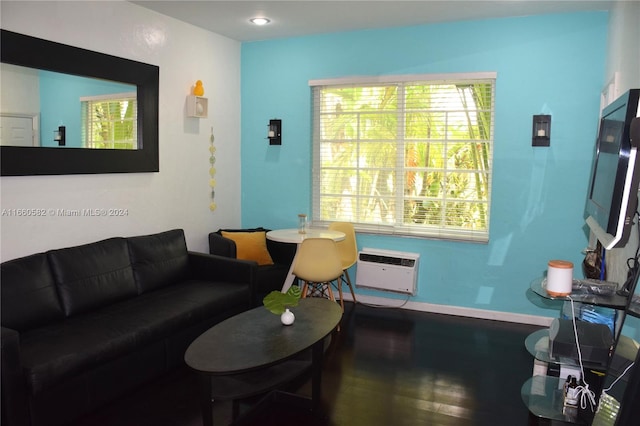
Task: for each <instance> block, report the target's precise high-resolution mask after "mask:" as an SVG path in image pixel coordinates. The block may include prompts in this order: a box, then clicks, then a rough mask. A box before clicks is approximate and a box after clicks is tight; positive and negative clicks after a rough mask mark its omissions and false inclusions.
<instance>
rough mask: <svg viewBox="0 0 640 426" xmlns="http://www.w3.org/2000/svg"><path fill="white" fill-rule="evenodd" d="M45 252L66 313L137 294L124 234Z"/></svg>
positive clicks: (103, 304) (72, 313)
mask: <svg viewBox="0 0 640 426" xmlns="http://www.w3.org/2000/svg"><path fill="white" fill-rule="evenodd" d="M47 256H48V259H49V263H50V264H51V269H52V271H53V276H54V279H55V282H56V284H57V286H58V294H59V296H60V299H61V300H62V306H63V309H64V312H65V315H67V316H71V315H76V314H79V313H82V312H86V311H89V310H93V309H96V308H98V307H101V306H105V305H108V304H111V303H114V302H117V301H119V300H122V299H126V298H129V297H132V296H135V295H136V294H137V290H136V285H135V281H134V279H133V270H132V268H131V262H130V260H129V251H128V249H127V242H126V240H125V239H124V238H110V239H108V240H103V241H98V242H95V243H91V244H85V245H82V246H76V247H70V248H65V249H59V250H51V251H49V252H47Z"/></svg>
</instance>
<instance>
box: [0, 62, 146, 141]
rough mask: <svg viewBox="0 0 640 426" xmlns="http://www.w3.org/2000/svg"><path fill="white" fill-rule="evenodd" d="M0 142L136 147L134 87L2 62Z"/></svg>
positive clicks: (0, 76) (137, 139)
mask: <svg viewBox="0 0 640 426" xmlns="http://www.w3.org/2000/svg"><path fill="white" fill-rule="evenodd" d="M0 94H1V98H0V105H1V110H0V120H1V122H0V145H3V146H21V147H25V146H30V147H48V148H54V147H56V148H91V149H119V150H135V149H138V148H139V147H140V144H139V138H138V134H137V129H138V126H137V120H138V102H137V94H136V86H135V85H131V84H125V83H120V82H115V81H109V80H103V79H97V78H90V77H81V76H76V75H70V74H63V73H58V72H51V71H46V70H39V69H33V68H28V67H23V66H17V65H12V64H6V63H2V64H0Z"/></svg>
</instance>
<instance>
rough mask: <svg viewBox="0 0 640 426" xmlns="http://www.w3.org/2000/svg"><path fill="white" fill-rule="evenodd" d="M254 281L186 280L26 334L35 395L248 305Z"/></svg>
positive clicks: (27, 362)
mask: <svg viewBox="0 0 640 426" xmlns="http://www.w3.org/2000/svg"><path fill="white" fill-rule="evenodd" d="M249 291H250V289H249V286H246V285H238V284H237V283H226V282H215V283H211V282H207V281H195V280H194V281H187V282H184V283H178V284H176V285H172V286H169V287H165V288H162V289H159V290H156V291H153V292H149V293H146V294H143V295H141V296H138V297H134V298H132V299H128V300H124V301H122V302H120V303H117V304H113V305H109V306H106V307H104V308H102V309H99V310H96V311H94V312H90V313H87V314H85V315H78V316H75V317H73V318H69V319H67V320H65V321H62V322H58V323H55V324H52V325H49V326H46V327H41V328H39V329H36V330H31V331H29V332H27V333H25V334H24V335H22V336H21V350H22V363H23V366H24V369H25V372H26V377H27V380H28V382H29V386H30V389H31V393H32V394H37V393H39V392H41V391H42V390H43V389H46V388H48V387H50V386H52V385H54V384H56V383H59V382H61V381H64V380H67V379H70V378H71V377H73V376H75V375H77V374H81V373H83V372H85V371H87V370H89V369H92V368H95V367H96V366H98V365H101V364H103V363H105V362H107V361H109V360H112V359H115V358H117V357H120V356H123V355H125V354H126V353H128V352H131V351H133V350H137V349H140V348H143V347H147V346H148V345H150V344H152V343H153V342H156V341H160V340H163V339H166V338H168V337H169V336H171V335H172V334H174V333H176V332H178V331H180V330H182V329H184V328H187V327H189V326H192V325H194V324H198V323H199V322H202V321H207V320H209V319H210V318H211V316H212V312H215V313H216V315H223V314H224V312H225V311H234V312H236V311H237V309H238V306H245V307H246V308H248V307H249V306H248V304H249Z"/></svg>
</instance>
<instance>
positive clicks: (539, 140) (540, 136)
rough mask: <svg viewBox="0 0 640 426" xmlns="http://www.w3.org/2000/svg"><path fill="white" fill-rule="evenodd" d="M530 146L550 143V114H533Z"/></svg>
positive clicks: (548, 144)
mask: <svg viewBox="0 0 640 426" xmlns="http://www.w3.org/2000/svg"><path fill="white" fill-rule="evenodd" d="M531 145H532V146H550V145H551V116H550V115H534V116H533V135H532V138H531Z"/></svg>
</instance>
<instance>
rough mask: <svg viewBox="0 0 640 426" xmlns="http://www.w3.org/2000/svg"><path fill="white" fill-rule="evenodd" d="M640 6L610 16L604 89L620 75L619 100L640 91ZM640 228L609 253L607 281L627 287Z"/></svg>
mask: <svg viewBox="0 0 640 426" xmlns="http://www.w3.org/2000/svg"><path fill="white" fill-rule="evenodd" d="M638 22H640V2H637V1H622V0H620V1H617V2H616V3H614V5H613V8H612V10H611V13H610V14H609V38H608V40H607V68H606V74H605V81H604V82H603V87H604V86H605V85H608V84H609V83H610V82H611V81H612V80H613V79H614V76H615V75H616V74H617V79H616V82H617V85H616V92H617V95H616V96H615V97H616V98H617V97H618V96H620V95H622V94H623V93H624V92H626V91H627V90H629V89H638V88H640V26H638ZM637 227H638V225H637V224H636V225H635V226H634V227H633V231H632V233H631V237H630V238H629V242H628V243H627V245H626V246H625V247H623V248H619V249H613V250H611V251H610V252H609V253H607V256H608V257H607V262H606V265H607V271H608V272H607V280H609V281H614V282H617V283H624V282H625V281H626V279H627V270H628V267H627V259H628V258H632V257H635V251H636V248H637V247H638V244H639V242H638V229H637Z"/></svg>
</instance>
